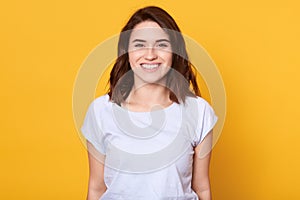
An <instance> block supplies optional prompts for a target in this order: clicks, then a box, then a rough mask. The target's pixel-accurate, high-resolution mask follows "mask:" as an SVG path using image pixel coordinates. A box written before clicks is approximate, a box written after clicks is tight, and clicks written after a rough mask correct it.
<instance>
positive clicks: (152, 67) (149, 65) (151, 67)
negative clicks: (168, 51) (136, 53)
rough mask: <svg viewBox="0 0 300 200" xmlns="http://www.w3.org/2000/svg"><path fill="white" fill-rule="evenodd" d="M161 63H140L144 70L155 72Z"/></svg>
mask: <svg viewBox="0 0 300 200" xmlns="http://www.w3.org/2000/svg"><path fill="white" fill-rule="evenodd" d="M160 65H161V63H141V64H140V66H141V68H142V69H143V70H144V71H146V72H155V71H157V70H158V69H159V68H160Z"/></svg>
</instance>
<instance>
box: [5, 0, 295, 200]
mask: <svg viewBox="0 0 300 200" xmlns="http://www.w3.org/2000/svg"><path fill="white" fill-rule="evenodd" d="M1 4H2V5H1V8H0V20H1V31H0V34H1V37H0V44H1V59H0V65H1V73H0V81H1V82H0V85H1V88H0V89H1V92H0V94H1V128H2V130H1V145H0V156H1V165H0V180H1V181H0V191H1V192H0V199H23V200H25V199H43V200H47V199H52V200H53V199H64V200H65V199H78V200H81V199H85V196H86V192H87V180H88V160H87V153H86V150H85V148H84V145H83V144H82V143H81V140H80V139H79V136H78V133H77V130H76V128H75V125H74V121H73V113H72V90H73V84H74V81H75V78H76V74H77V72H78V69H79V67H80V65H81V63H82V62H83V60H84V59H85V58H86V56H87V55H88V53H89V52H90V51H91V50H92V49H93V48H94V47H95V46H96V45H98V44H99V43H101V42H102V41H103V40H105V39H107V38H108V37H110V36H112V35H114V34H117V33H118V32H119V31H120V29H121V28H122V26H123V25H124V24H125V22H126V21H127V20H128V18H129V16H130V15H131V14H132V13H133V12H134V11H135V10H136V9H138V8H140V7H141V6H145V5H158V6H161V7H163V8H164V9H166V10H167V11H168V12H169V13H170V14H171V15H172V16H173V17H174V18H175V20H176V21H177V22H178V24H179V26H180V27H181V29H182V31H183V32H184V33H185V34H187V35H189V36H190V37H192V38H194V39H195V40H196V41H197V42H199V43H200V44H202V45H203V46H204V48H205V49H206V50H207V51H208V52H209V54H210V55H211V56H212V58H213V59H214V61H215V62H216V64H217V66H218V68H219V70H220V73H221V75H222V77H223V80H224V83H225V88H226V92H227V100H228V102H227V118H226V122H225V126H224V130H223V133H222V135H221V137H220V139H219V141H218V142H217V144H216V146H215V148H214V152H213V157H212V162H211V164H212V165H211V171H210V173H211V180H212V182H211V184H212V193H213V197H214V199H215V200H223V199H229V200H233V199H234V200H235V199H237V200H253V199H259V200H265V199H266V200H267V199H272V200H273V199H274V200H275V199H276V200H277V199H278V200H279V199H280V200H282V199H289V200H292V199H295V200H296V199H300V192H299V185H300V181H299V179H300V172H299V169H300V158H299V152H300V148H299V146H300V143H299V142H300V128H299V127H300V126H299V124H298V123H299V119H300V107H299V102H300V93H299V86H300V78H299V73H300V69H299V67H300V61H299V47H300V39H299V35H300V26H299V24H300V23H299V20H300V13H299V9H300V6H299V3H298V1H296V0H294V1H292V0H285V1H276V0H265V1H261V0H252V1H240V0H227V1H223V0H219V1H214V0H211V1H208V0H206V1H202V0H200V1H196V0H194V1H188V0H186V1H180V0H176V1H175V0H170V1H164V0H157V1H147V0H143V1H129V0H128V1H105V2H104V1H37V0H36V1H34V0H29V1H5V2H2V3H1Z"/></svg>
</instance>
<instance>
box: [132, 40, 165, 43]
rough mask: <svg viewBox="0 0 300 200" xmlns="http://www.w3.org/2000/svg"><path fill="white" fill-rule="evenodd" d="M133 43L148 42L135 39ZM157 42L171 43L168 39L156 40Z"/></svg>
mask: <svg viewBox="0 0 300 200" xmlns="http://www.w3.org/2000/svg"><path fill="white" fill-rule="evenodd" d="M133 42H146V40H141V39H135V40H133V41H132V43H133ZM155 42H169V43H170V41H169V40H168V39H159V40H156V41H155Z"/></svg>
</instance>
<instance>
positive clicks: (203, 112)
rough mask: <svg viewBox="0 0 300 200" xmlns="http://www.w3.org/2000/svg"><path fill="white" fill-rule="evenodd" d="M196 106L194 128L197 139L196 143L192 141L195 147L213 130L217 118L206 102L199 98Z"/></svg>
mask: <svg viewBox="0 0 300 200" xmlns="http://www.w3.org/2000/svg"><path fill="white" fill-rule="evenodd" d="M197 105H198V116H199V118H198V123H197V128H196V135H197V137H196V141H194V145H195V146H197V145H198V144H200V143H201V142H202V141H203V139H204V138H205V136H206V135H207V134H208V133H209V132H210V131H211V130H212V129H213V127H214V126H215V124H216V122H217V121H218V117H217V116H216V114H215V112H214V110H213V108H212V107H211V106H210V105H209V103H208V102H207V101H205V100H204V99H202V98H201V97H198V98H197Z"/></svg>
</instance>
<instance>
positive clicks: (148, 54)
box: [145, 47, 157, 60]
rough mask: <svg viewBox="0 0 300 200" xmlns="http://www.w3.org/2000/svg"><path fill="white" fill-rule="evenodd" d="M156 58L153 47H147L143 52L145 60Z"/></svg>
mask: <svg viewBox="0 0 300 200" xmlns="http://www.w3.org/2000/svg"><path fill="white" fill-rule="evenodd" d="M156 58H157V54H156V50H155V48H153V47H148V48H147V49H146V52H145V59H146V60H155V59H156Z"/></svg>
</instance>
